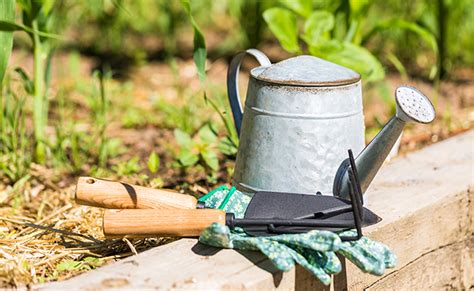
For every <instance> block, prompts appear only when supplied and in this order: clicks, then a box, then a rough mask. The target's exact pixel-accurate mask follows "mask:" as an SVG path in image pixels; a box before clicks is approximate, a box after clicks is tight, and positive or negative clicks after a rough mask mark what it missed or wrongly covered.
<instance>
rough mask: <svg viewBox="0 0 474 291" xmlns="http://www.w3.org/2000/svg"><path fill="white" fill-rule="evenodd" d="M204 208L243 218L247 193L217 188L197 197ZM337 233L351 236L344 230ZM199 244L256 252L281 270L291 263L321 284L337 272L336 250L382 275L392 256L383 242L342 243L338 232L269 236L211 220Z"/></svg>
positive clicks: (287, 268) (329, 280)
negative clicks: (220, 210) (260, 253)
mask: <svg viewBox="0 0 474 291" xmlns="http://www.w3.org/2000/svg"><path fill="white" fill-rule="evenodd" d="M199 200H200V201H203V202H205V204H206V207H207V208H218V209H222V210H225V211H226V212H232V213H234V214H235V216H236V217H237V218H243V217H244V214H245V209H246V208H247V205H248V204H249V202H250V200H251V198H250V196H248V195H246V194H244V193H242V192H239V191H237V190H236V189H235V188H234V187H232V188H231V189H228V188H227V187H225V186H222V187H219V188H217V189H215V190H213V191H211V192H209V193H208V194H206V195H205V196H203V197H201V198H200V199H199ZM340 235H355V232H354V231H346V232H343V233H341V234H340ZM199 241H200V242H201V243H204V244H207V245H211V246H215V247H222V248H233V249H240V250H252V251H260V252H262V253H263V254H264V255H266V256H267V257H268V258H269V259H270V260H271V261H272V263H273V264H274V265H275V267H276V268H277V269H279V270H281V271H285V272H286V271H289V270H291V269H292V268H293V267H294V265H295V263H298V264H300V265H301V266H302V267H304V268H305V269H307V270H308V271H310V272H311V273H312V274H314V276H316V277H317V278H318V279H319V280H320V281H321V282H322V283H323V284H326V285H328V284H330V283H331V277H330V275H329V274H335V273H338V272H340V271H341V263H340V261H339V259H338V257H337V256H336V252H339V253H340V254H342V255H343V256H344V257H346V258H347V259H349V260H350V261H351V262H353V263H354V264H355V265H356V266H358V267H359V268H360V269H361V270H362V271H364V272H368V273H371V274H374V275H382V274H383V273H384V271H385V268H393V267H394V266H395V264H396V257H395V255H394V254H393V253H392V252H391V251H390V250H389V249H388V247H386V246H385V245H383V244H381V243H379V242H376V241H372V240H370V239H369V238H367V237H362V238H361V239H360V240H358V241H351V242H342V241H341V239H340V237H339V234H336V233H334V232H330V231H320V230H313V231H309V232H307V233H302V234H281V235H275V236H269V237H251V236H248V235H247V234H246V233H245V232H243V230H242V229H239V228H236V229H234V230H232V231H230V229H229V228H228V227H227V226H225V225H221V224H218V223H213V224H212V225H211V226H209V227H208V228H207V229H205V230H204V231H203V232H202V234H201V236H200V237H199Z"/></svg>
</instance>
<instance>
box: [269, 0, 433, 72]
mask: <svg viewBox="0 0 474 291" xmlns="http://www.w3.org/2000/svg"><path fill="white" fill-rule="evenodd" d="M322 2H323V3H322V4H321V3H318V7H317V9H314V8H315V7H314V6H313V1H311V0H281V1H280V3H281V4H282V7H273V8H270V9H267V10H265V12H264V13H263V18H264V19H265V21H266V22H267V24H268V26H269V28H270V30H271V31H272V33H273V34H274V35H275V36H276V38H277V39H278V40H279V41H280V43H281V45H282V47H283V48H284V49H285V50H287V51H288V52H291V53H301V52H302V51H303V49H302V47H301V45H300V42H299V40H300V39H301V40H302V41H303V42H304V43H305V44H306V47H307V50H308V52H309V53H310V54H312V55H315V56H318V57H321V58H324V59H327V60H329V61H332V62H334V63H337V64H340V65H343V66H346V67H349V68H351V69H353V70H355V71H357V72H359V73H360V74H361V75H362V77H363V78H364V80H366V81H377V80H381V79H382V78H383V77H384V70H383V67H382V65H381V63H380V61H379V60H378V59H377V57H375V56H374V55H373V54H372V53H371V52H370V51H369V50H368V49H367V48H366V47H365V46H366V45H367V43H368V41H369V40H370V38H371V37H372V36H373V35H374V34H375V33H377V32H380V31H382V30H386V29H391V28H399V29H405V30H409V31H411V32H413V33H416V34H417V35H418V36H419V37H421V38H422V39H423V40H425V41H427V42H428V43H429V44H430V45H431V46H432V48H433V50H435V51H437V46H436V40H435V38H434V36H433V34H431V33H430V32H429V31H428V30H427V29H425V28H423V27H421V26H419V25H418V24H416V23H413V22H409V21H406V20H403V19H401V18H399V17H392V18H390V19H386V20H382V21H376V22H374V21H373V19H369V18H368V17H367V15H368V14H367V13H368V10H369V8H370V7H371V6H372V4H373V2H374V1H370V0H342V1H334V2H324V1H322ZM299 23H301V24H302V26H300V25H299ZM392 58H393V57H392Z"/></svg>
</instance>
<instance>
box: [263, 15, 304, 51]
mask: <svg viewBox="0 0 474 291" xmlns="http://www.w3.org/2000/svg"><path fill="white" fill-rule="evenodd" d="M263 19H265V22H266V23H267V24H268V27H269V28H270V30H271V31H272V33H273V34H274V35H275V37H276V38H277V39H278V41H280V44H281V45H282V47H283V48H284V49H285V50H287V51H288V52H291V53H297V52H299V51H300V47H299V44H298V27H297V25H296V16H295V15H294V14H293V13H292V12H291V11H288V10H286V9H283V8H278V7H275V8H270V9H267V10H265V12H263Z"/></svg>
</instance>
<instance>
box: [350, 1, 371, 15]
mask: <svg viewBox="0 0 474 291" xmlns="http://www.w3.org/2000/svg"><path fill="white" fill-rule="evenodd" d="M371 2H372V1H371V0H349V6H350V7H351V15H354V16H356V17H357V16H359V15H364V14H366V13H367V10H368V8H369V6H370V4H371Z"/></svg>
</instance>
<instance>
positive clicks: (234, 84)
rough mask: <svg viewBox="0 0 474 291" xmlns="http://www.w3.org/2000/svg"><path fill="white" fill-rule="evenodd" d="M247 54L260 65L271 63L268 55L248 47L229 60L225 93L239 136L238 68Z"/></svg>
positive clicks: (240, 114) (240, 110) (240, 120)
mask: <svg viewBox="0 0 474 291" xmlns="http://www.w3.org/2000/svg"><path fill="white" fill-rule="evenodd" d="M247 54H249V55H251V56H253V57H254V58H255V59H256V60H257V61H258V62H259V63H260V65H261V66H269V65H271V64H272V63H271V62H270V60H269V59H268V57H267V56H266V55H265V54H264V53H262V52H261V51H259V50H257V49H248V50H246V51H244V52H241V53H239V54H238V55H236V56H235V57H234V58H233V59H232V61H231V62H230V66H229V70H228V71H227V95H228V96H229V102H230V107H231V109H232V115H233V116H234V124H235V128H236V130H237V134H238V135H239V136H240V127H241V125H242V116H243V110H242V104H241V103H240V95H239V69H240V64H241V63H242V60H243V58H244V57H245V56H246V55H247Z"/></svg>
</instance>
